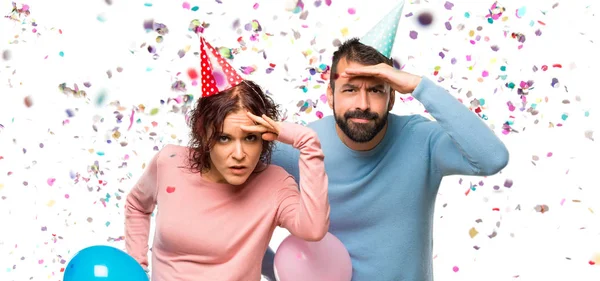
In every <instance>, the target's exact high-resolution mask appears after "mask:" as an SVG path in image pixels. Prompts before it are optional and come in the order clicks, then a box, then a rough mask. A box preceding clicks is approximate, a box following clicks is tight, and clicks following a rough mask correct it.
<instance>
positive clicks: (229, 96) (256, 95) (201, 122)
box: [188, 80, 279, 172]
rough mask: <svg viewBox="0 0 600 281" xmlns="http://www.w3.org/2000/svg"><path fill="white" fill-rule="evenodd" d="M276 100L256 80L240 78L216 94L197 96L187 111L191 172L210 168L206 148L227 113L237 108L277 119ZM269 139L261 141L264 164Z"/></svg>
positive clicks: (268, 157) (270, 148) (267, 159)
mask: <svg viewBox="0 0 600 281" xmlns="http://www.w3.org/2000/svg"><path fill="white" fill-rule="evenodd" d="M277 107H278V106H277V104H276V103H275V102H274V101H273V100H272V99H271V98H270V97H269V96H267V95H266V94H265V93H264V92H263V91H262V89H261V88H260V86H258V85H257V84H256V83H254V82H252V81H249V80H244V81H242V83H240V84H239V85H237V86H235V87H232V88H231V89H228V90H225V91H222V92H220V93H218V94H216V95H212V96H209V97H203V98H200V99H198V102H197V103H196V106H195V107H194V109H192V110H191V112H190V118H189V120H188V125H189V126H190V129H191V133H190V137H191V138H190V143H189V146H190V154H189V157H188V158H189V159H188V160H189V164H190V168H191V170H193V171H194V172H202V171H206V170H208V169H210V150H211V148H212V147H213V146H214V144H215V143H216V141H217V140H218V138H219V135H220V134H221V132H222V131H223V122H224V120H225V117H227V114H229V113H233V112H236V111H238V110H241V109H245V110H248V111H250V112H251V113H252V114H254V115H257V116H261V115H263V114H264V115H266V116H268V117H270V118H271V119H273V120H275V121H278V120H279V111H278V108H277ZM273 145H274V144H273V142H271V141H263V147H262V152H261V155H260V161H261V162H263V163H264V164H269V163H270V162H271V152H272V151H273Z"/></svg>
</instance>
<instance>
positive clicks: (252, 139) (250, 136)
mask: <svg viewBox="0 0 600 281" xmlns="http://www.w3.org/2000/svg"><path fill="white" fill-rule="evenodd" d="M256 139H257V137H256V135H249V136H247V137H246V140H247V141H255V140H256Z"/></svg>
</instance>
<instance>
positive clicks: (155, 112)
mask: <svg viewBox="0 0 600 281" xmlns="http://www.w3.org/2000/svg"><path fill="white" fill-rule="evenodd" d="M157 113H158V108H153V109H152V110H150V115H156V114H157Z"/></svg>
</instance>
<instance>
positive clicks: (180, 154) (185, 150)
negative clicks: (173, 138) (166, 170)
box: [158, 144, 190, 162]
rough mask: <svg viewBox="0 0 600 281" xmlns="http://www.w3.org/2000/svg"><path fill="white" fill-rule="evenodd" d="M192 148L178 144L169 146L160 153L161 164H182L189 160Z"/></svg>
mask: <svg viewBox="0 0 600 281" xmlns="http://www.w3.org/2000/svg"><path fill="white" fill-rule="evenodd" d="M189 151H190V148H189V147H187V146H181V145H176V144H167V145H165V146H164V147H163V148H162V149H161V150H160V151H159V152H158V159H159V162H173V161H176V162H181V160H182V159H187V157H188V155H189Z"/></svg>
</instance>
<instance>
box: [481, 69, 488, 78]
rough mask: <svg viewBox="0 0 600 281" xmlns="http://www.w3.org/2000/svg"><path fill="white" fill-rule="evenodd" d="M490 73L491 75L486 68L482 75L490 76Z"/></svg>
mask: <svg viewBox="0 0 600 281" xmlns="http://www.w3.org/2000/svg"><path fill="white" fill-rule="evenodd" d="M489 75H490V74H489V73H488V72H487V71H486V70H484V71H483V72H482V73H481V76H482V77H488V76H489Z"/></svg>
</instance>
